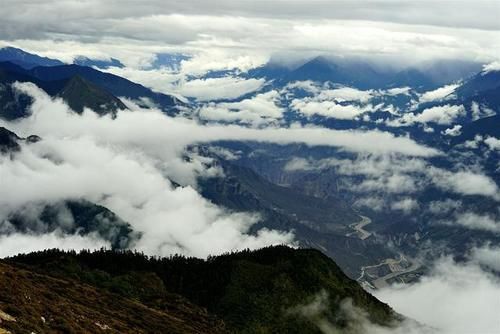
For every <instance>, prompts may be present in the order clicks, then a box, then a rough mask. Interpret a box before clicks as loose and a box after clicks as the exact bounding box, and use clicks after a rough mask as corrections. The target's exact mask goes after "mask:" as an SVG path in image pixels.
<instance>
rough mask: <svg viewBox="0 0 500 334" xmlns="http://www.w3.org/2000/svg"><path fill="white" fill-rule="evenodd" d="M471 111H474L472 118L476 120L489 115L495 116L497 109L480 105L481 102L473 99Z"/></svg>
mask: <svg viewBox="0 0 500 334" xmlns="http://www.w3.org/2000/svg"><path fill="white" fill-rule="evenodd" d="M471 112H472V120H473V121H476V120H478V119H480V118H483V117H488V116H493V115H495V111H494V110H492V109H490V108H488V107H485V106H480V105H479V103H477V102H475V101H472V104H471Z"/></svg>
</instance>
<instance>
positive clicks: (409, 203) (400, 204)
mask: <svg viewBox="0 0 500 334" xmlns="http://www.w3.org/2000/svg"><path fill="white" fill-rule="evenodd" d="M419 207H420V205H419V204H418V201H417V200H415V199H413V198H404V199H402V200H398V201H395V202H393V203H392V204H391V209H392V210H400V211H402V212H404V213H405V214H409V213H411V212H412V211H414V210H416V209H418V208H419Z"/></svg>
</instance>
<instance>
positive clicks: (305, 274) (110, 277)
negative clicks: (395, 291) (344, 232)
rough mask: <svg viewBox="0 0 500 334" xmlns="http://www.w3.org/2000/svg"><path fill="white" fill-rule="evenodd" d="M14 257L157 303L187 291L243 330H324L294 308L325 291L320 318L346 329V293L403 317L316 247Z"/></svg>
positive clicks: (379, 314)
mask: <svg viewBox="0 0 500 334" xmlns="http://www.w3.org/2000/svg"><path fill="white" fill-rule="evenodd" d="M8 261H9V262H10V263H15V264H18V265H19V264H23V265H24V266H26V267H27V268H30V269H33V268H35V269H36V270H37V271H38V272H41V273H45V274H49V275H53V276H56V277H60V278H62V277H64V278H70V279H72V280H76V281H80V282H85V283H87V284H90V285H92V286H95V287H98V288H103V289H106V290H108V291H112V292H114V293H117V294H119V295H121V296H123V297H126V298H131V299H135V300H137V301H139V302H141V303H143V304H145V305H148V306H149V307H152V308H155V309H165V307H166V306H165V305H164V304H165V300H171V299H172V298H171V297H169V296H172V294H175V295H181V296H183V297H185V298H187V299H188V300H189V301H190V302H192V303H194V304H197V305H198V306H201V307H204V308H206V309H207V310H208V311H209V312H210V313H213V314H215V315H217V316H218V317H220V318H222V319H223V320H224V322H225V324H226V326H227V327H228V328H229V329H230V330H231V331H234V332H238V333H316V332H318V333H319V329H318V328H317V327H316V325H315V324H313V323H312V322H310V321H309V320H308V319H306V318H304V317H301V316H297V314H293V313H291V312H290V310H292V309H293V308H296V307H297V306H300V305H305V304H307V303H310V302H311V301H312V300H313V298H314V297H315V296H317V295H318V294H319V293H326V295H327V296H328V305H329V307H328V309H326V310H325V311H324V312H323V314H322V315H321V316H322V317H323V318H325V319H327V320H328V321H329V322H331V323H332V324H334V325H336V326H339V327H340V328H342V327H346V326H348V325H349V324H348V323H347V322H348V321H349V319H346V318H344V317H343V316H342V313H341V312H339V304H340V303H341V302H342V301H344V300H346V299H351V300H352V301H353V304H354V305H356V306H358V307H360V308H361V309H363V310H365V311H366V312H367V314H368V318H369V319H370V321H372V322H374V323H377V324H380V325H390V324H391V323H392V322H393V321H394V320H395V319H397V317H398V316H397V315H396V314H395V313H394V312H393V311H392V310H391V309H390V308H389V307H388V306H387V305H385V304H383V303H381V302H380V301H378V300H377V299H376V298H374V297H373V296H371V295H370V294H369V293H367V292H366V291H364V290H363V289H362V288H361V287H360V286H359V285H358V284H357V283H356V282H355V281H353V280H351V279H349V278H348V277H347V276H345V275H344V274H343V273H342V271H341V270H340V268H339V267H338V266H337V265H336V264H335V263H334V262H333V261H332V260H331V259H330V258H328V257H327V256H325V255H323V254H322V253H320V252H319V251H316V250H311V249H292V248H289V247H285V246H277V247H268V248H264V249H261V250H257V251H243V252H237V253H231V254H225V255H222V256H216V257H210V258H208V259H207V260H201V259H196V258H186V257H183V256H172V257H170V258H151V257H146V256H144V255H143V254H140V253H136V252H131V251H123V252H116V251H109V250H100V251H97V252H87V251H84V252H81V253H75V252H61V251H58V250H48V251H44V252H38V253H32V254H28V255H19V256H16V257H14V258H11V259H9V260H8Z"/></svg>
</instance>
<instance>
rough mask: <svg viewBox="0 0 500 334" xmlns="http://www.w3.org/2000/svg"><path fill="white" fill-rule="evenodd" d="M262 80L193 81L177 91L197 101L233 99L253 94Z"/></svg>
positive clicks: (217, 79)
mask: <svg viewBox="0 0 500 334" xmlns="http://www.w3.org/2000/svg"><path fill="white" fill-rule="evenodd" d="M263 84H264V79H241V78H238V77H231V76H228V77H222V78H209V79H195V80H190V81H187V82H185V83H184V84H183V85H182V86H180V87H179V88H178V89H177V91H178V92H179V93H180V94H182V95H184V96H188V97H194V98H196V99H197V100H198V101H208V100H220V99H235V98H237V97H240V96H242V95H245V94H248V93H251V92H254V91H256V90H258V89H260V88H261V87H262V85H263Z"/></svg>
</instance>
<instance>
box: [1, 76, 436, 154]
mask: <svg viewBox="0 0 500 334" xmlns="http://www.w3.org/2000/svg"><path fill="white" fill-rule="evenodd" d="M17 87H19V89H23V90H24V91H25V92H26V93H27V94H30V95H32V96H33V97H34V98H35V99H36V102H35V103H34V105H33V109H34V110H35V114H36V115H35V116H34V117H31V118H29V119H26V120H24V121H23V123H22V124H23V126H24V129H22V131H21V133H25V132H30V133H39V134H40V135H42V136H43V135H44V134H48V135H50V134H52V133H60V134H61V135H66V136H74V135H77V134H80V135H90V134H92V135H93V136H95V137H96V138H99V139H100V140H103V141H106V142H108V143H111V144H120V143H122V144H123V143H126V144H127V145H131V146H138V145H140V147H141V148H142V149H143V150H144V151H145V152H146V153H155V154H157V155H160V156H164V155H166V154H175V155H179V153H180V152H182V151H183V150H184V148H185V147H187V146H189V145H192V144H196V143H206V142H213V141H219V140H240V141H256V142H272V143H276V144H292V143H304V144H306V145H310V146H319V145H321V146H330V147H338V148H341V149H343V150H346V151H351V152H369V153H372V154H385V153H399V154H402V155H409V156H422V157H430V156H436V155H439V154H440V152H439V151H438V150H436V149H433V148H430V147H427V146H423V145H420V144H418V143H416V142H415V141H413V140H411V139H409V138H407V137H397V136H394V135H393V134H391V133H389V132H382V131H362V130H330V129H326V128H322V127H314V126H300V125H292V126H290V127H288V128H276V127H267V128H263V129H252V128H247V127H241V126H236V125H200V124H198V123H197V122H196V121H193V120H189V119H184V118H172V117H168V116H165V115H164V114H162V113H161V112H160V111H158V110H154V109H153V110H151V109H150V110H147V111H144V110H141V109H140V108H138V107H135V109H134V107H133V106H131V108H132V109H133V110H131V111H124V112H120V113H118V115H117V117H116V118H115V119H111V118H109V117H101V118H100V117H97V116H96V115H92V114H88V115H87V116H86V117H81V118H73V116H72V115H70V116H68V111H67V109H66V106H65V105H64V104H63V103H62V101H61V100H52V99H51V98H50V97H49V96H47V95H46V94H45V93H44V92H43V91H41V90H39V89H37V88H36V87H35V86H34V85H31V84H18V85H17ZM50 108H52V109H53V111H51V112H49V111H48V109H50ZM56 117H60V118H62V119H61V120H60V123H58V122H55V121H54V120H55V118H56ZM66 123H67V124H66ZM60 124H65V126H64V127H62V126H60ZM131 124H133V125H134V126H131ZM9 126H10V127H11V128H13V129H14V130H15V129H17V128H19V125H17V124H11V125H9ZM167 129H168V130H167ZM164 143H171V145H168V146H166V145H164Z"/></svg>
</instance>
